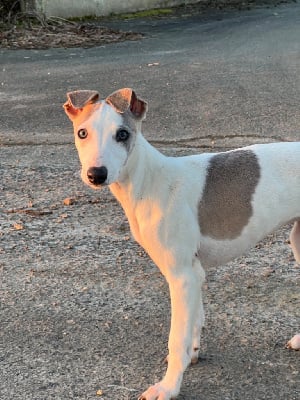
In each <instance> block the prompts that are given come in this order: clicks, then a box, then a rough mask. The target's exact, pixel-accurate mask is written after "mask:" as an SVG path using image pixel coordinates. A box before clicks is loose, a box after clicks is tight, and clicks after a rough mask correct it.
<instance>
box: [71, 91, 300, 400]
mask: <svg viewBox="0 0 300 400" xmlns="http://www.w3.org/2000/svg"><path fill="white" fill-rule="evenodd" d="M64 107H65V111H66V113H67V115H68V116H69V118H70V119H71V121H72V122H73V125H74V133H75V143H76V147H77V150H78V153H79V158H80V161H81V164H82V171H81V176H82V179H83V181H84V182H85V183H87V184H88V185H89V186H91V187H92V188H94V189H99V188H101V187H102V186H103V185H108V186H109V188H110V190H111V191H112V193H113V194H114V196H115V197H116V198H117V199H118V200H119V202H120V203H121V205H122V207H123V208H124V211H125V213H126V216H127V218H128V220H129V223H130V228H131V231H132V234H133V236H134V238H135V240H136V241H137V242H138V243H139V244H140V245H141V246H142V247H143V248H144V249H145V250H146V251H147V252H148V254H149V255H150V257H151V258H152V260H153V261H154V262H155V263H156V265H157V266H158V267H159V269H160V270H161V272H162V273H163V275H164V276H165V278H166V280H167V282H168V284H169V288H170V295H171V308H172V318H171V330H170V337H169V356H168V368H167V371H166V375H165V377H164V378H163V379H162V380H161V381H160V382H159V383H156V384H155V385H153V386H151V387H150V388H149V389H148V390H146V391H145V392H144V393H143V394H142V395H141V396H140V399H144V400H168V399H171V398H174V397H176V396H177V395H178V393H179V390H180V385H181V381H182V377H183V373H184V370H185V369H186V367H187V366H188V365H189V364H190V363H191V362H192V363H194V362H196V361H197V358H198V352H199V346H200V333H201V328H202V326H203V323H204V312H203V305H202V294H201V290H202V285H203V281H204V278H205V273H204V270H203V268H208V267H210V266H213V265H219V264H224V263H225V262H227V261H229V260H232V259H233V258H234V257H237V256H239V255H241V254H242V253H243V252H245V251H246V250H247V249H249V247H251V246H253V245H255V244H256V243H257V242H258V241H259V240H261V239H262V238H263V237H264V236H265V235H267V234H268V233H270V232H272V231H274V230H275V229H277V228H278V227H280V226H281V225H284V224H286V223H288V222H290V221H295V224H294V227H293V229H292V232H291V236H290V240H291V246H292V250H293V253H294V256H295V258H296V260H297V261H300V222H299V221H298V219H299V218H300V142H299V143H272V144H260V145H254V146H248V147H244V148H241V149H237V150H232V151H228V152H222V153H217V154H201V155H195V156H187V157H166V156H164V155H162V154H161V153H160V152H159V151H157V150H156V149H155V148H153V147H152V146H151V145H150V144H149V143H148V142H147V141H146V140H145V139H144V137H143V136H142V134H141V122H142V120H143V119H144V117H145V115H146V111H147V103H145V102H144V101H143V100H141V99H139V98H138V97H137V96H136V94H135V93H134V91H133V90H132V89H121V90H118V91H116V92H114V93H113V94H111V95H110V96H108V97H107V98H106V99H105V100H100V99H99V94H98V92H96V91H89V90H79V91H75V92H71V93H68V101H67V102H66V103H65V105H64Z"/></svg>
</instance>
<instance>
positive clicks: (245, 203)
mask: <svg viewBox="0 0 300 400" xmlns="http://www.w3.org/2000/svg"><path fill="white" fill-rule="evenodd" d="M259 179H260V166H259V163H258V159H257V157H256V155H255V153H254V152H253V151H251V150H237V151H230V152H226V153H220V154H216V155H215V156H213V157H212V158H211V160H210V162H209V165H208V169H207V176H206V183H205V186H204V190H203V194H202V199H201V201H200V203H199V209H198V217H199V225H200V231H201V233H202V234H203V235H204V236H209V237H211V238H213V239H217V240H226V239H228V240H232V239H235V238H237V237H238V236H239V235H240V234H241V232H242V230H243V228H244V227H245V226H246V225H247V223H248V221H249V219H250V217H251V216H252V204H251V201H252V198H253V195H254V192H255V189H256V187H257V184H258V182H259Z"/></svg>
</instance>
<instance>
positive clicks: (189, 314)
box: [139, 266, 201, 400]
mask: <svg viewBox="0 0 300 400" xmlns="http://www.w3.org/2000/svg"><path fill="white" fill-rule="evenodd" d="M197 278H198V274H197V273H196V272H195V270H193V267H192V266H191V267H190V269H185V270H184V272H182V273H181V274H176V275H173V274H172V275H170V276H169V277H168V278H167V280H168V283H169V288H170V296H171V312H172V316H171V330H170V337H169V357H168V368H167V372H166V375H165V377H164V378H163V379H162V380H161V381H160V382H159V383H157V384H155V385H153V386H151V387H150V388H149V389H148V390H146V391H145V392H144V393H143V394H142V395H141V396H140V397H139V400H170V399H173V398H175V397H176V396H177V395H178V394H179V390H180V386H181V382H182V377H183V373H184V371H185V369H186V367H187V366H188V365H189V364H190V362H191V357H192V354H191V353H192V348H193V346H192V332H193V327H194V322H195V312H196V311H197V310H196V308H197V305H198V304H199V298H198V297H199V295H200V293H201V292H200V291H199V290H198V289H199V282H198V281H197Z"/></svg>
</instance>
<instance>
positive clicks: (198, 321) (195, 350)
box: [191, 258, 205, 364]
mask: <svg viewBox="0 0 300 400" xmlns="http://www.w3.org/2000/svg"><path fill="white" fill-rule="evenodd" d="M193 267H194V268H196V269H197V273H198V296H199V297H198V306H197V309H196V312H195V322H194V328H193V340H192V349H191V364H196V363H197V362H198V359H199V351H200V338H201V332H202V328H203V326H204V321H205V313H204V307H203V296H202V289H203V284H204V280H205V272H204V270H203V268H202V266H201V264H200V262H199V260H198V258H196V259H195V260H194V265H193Z"/></svg>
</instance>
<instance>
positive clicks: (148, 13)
mask: <svg viewBox="0 0 300 400" xmlns="http://www.w3.org/2000/svg"><path fill="white" fill-rule="evenodd" d="M172 13H173V10H172V9H171V8H155V9H153V10H144V11H137V12H134V13H125V14H111V15H110V16H109V17H107V16H103V17H101V16H99V17H96V16H95V15H86V16H84V17H73V18H68V20H69V21H73V22H82V21H101V20H105V19H107V18H113V19H121V20H126V19H135V18H151V17H160V16H164V15H168V14H172Z"/></svg>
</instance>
